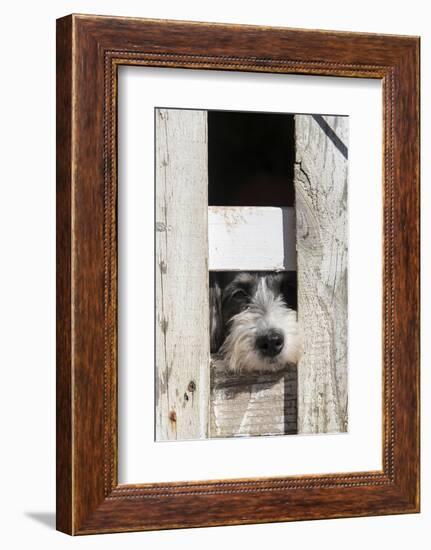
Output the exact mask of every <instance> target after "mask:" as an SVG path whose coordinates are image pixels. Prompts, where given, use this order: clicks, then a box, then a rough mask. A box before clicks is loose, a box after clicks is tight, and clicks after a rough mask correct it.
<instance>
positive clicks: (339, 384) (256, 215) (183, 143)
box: [155, 108, 349, 441]
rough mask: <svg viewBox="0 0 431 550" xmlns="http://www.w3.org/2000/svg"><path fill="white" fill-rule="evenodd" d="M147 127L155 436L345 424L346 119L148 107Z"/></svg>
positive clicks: (333, 428) (330, 428)
mask: <svg viewBox="0 0 431 550" xmlns="http://www.w3.org/2000/svg"><path fill="white" fill-rule="evenodd" d="M155 127H156V129H155V140H156V148H155V149H156V159H155V160H156V167H157V168H156V181H155V187H156V193H155V196H156V228H155V235H156V237H155V238H156V260H155V263H156V266H155V272H156V300H155V303H156V312H155V317H156V323H155V326H156V357H155V365H156V376H155V380H156V403H155V407H156V411H155V414H156V430H155V431H156V434H155V439H156V440H157V441H164V440H179V439H180V440H183V439H205V438H220V437H239V436H242V437H244V436H272V435H287V434H289V435H292V434H297V433H343V432H347V431H348V395H347V387H348V378H347V372H348V364H347V324H348V319H347V317H348V315H347V307H348V303H347V282H348V230H347V226H348V207H347V203H348V135H349V117H348V116H342V115H322V114H292V113H272V112H246V111H222V110H220V111H218V110H198V109H196V110H192V109H173V108H156V109H155ZM196 181H198V185H195V183H194V182H196ZM188 185H194V191H193V192H192V193H190V194H187V192H186V191H184V190H185V188H186V187H187V186H188ZM191 202H192V203H193V204H191ZM193 211H195V215H193ZM203 212H204V215H203V214H202V213H203ZM202 243H204V246H205V247H206V252H207V253H206V254H205V250H203V247H202ZM202 262H205V265H207V266H208V268H207V280H203V279H202V276H201V275H200V273H202V270H200V268H199V263H202ZM205 293H207V295H206V296H205ZM181 299H183V300H182V302H181V304H180V307H178V303H179V300H181ZM174 300H175V301H176V304H177V307H173V301H174ZM195 308H199V311H200V313H201V317H202V321H201V322H202V325H203V326H204V327H205V328H206V330H207V339H208V342H207V343H206V344H205V343H204V345H203V343H202V341H201V335H202V331H201V330H200V331H197V330H195V331H194V335H193V323H190V326H189V327H188V329H186V330H187V333H184V332H183V331H184V327H186V326H187V319H188V318H189V317H190V315H189V312H190V311H192V310H195ZM190 319H191V317H190ZM180 325H181V326H180ZM181 332H183V334H181ZM203 334H205V332H203ZM184 346H187V348H188V349H184ZM191 357H192V360H193V359H196V358H197V360H198V361H201V363H202V364H201V367H200V371H202V370H204V371H205V370H206V371H207V376H206V377H205V375H203V376H202V379H203V380H207V381H209V383H207V387H206V388H205V387H202V382H201V383H200V384H199V387H198V384H197V382H196V381H195V380H190V381H189V382H188V383H187V384H185V383H184V381H183V380H184V378H183V376H182V373H183V372H184V371H187V368H188V363H189V362H190V360H191ZM316 373H318V376H319V381H318V383H317V387H318V386H319V385H320V386H322V387H323V386H324V387H325V389H324V391H322V392H321V393H320V394H319V391H318V389H317V392H314V393H313V392H310V391H309V392H308V394H307V389H308V388H307V385H308V386H310V387H311V385H312V384H313V386H316V381H315V380H314V381H313V380H312V377H315V376H316ZM298 376H300V377H302V383H301V391H302V395H298ZM328 387H329V388H330V391H328ZM178 396H180V399H178ZM322 396H323V397H322ZM322 398H323V399H326V400H327V401H328V403H327V407H332V408H334V407H335V408H336V412H335V414H334V413H333V414H329V415H328V416H327V417H324V416H323V417H322V416H321V415H320V416H319V415H316V414H315V409H317V408H319V409H320V410H324V409H322V407H321V403H319V404H318V403H317V401H316V400H317V399H320V400H322ZM179 402H180V403H181V406H180V407H178V403H179ZM205 402H206V403H207V406H205V404H203V403H205ZM172 403H177V406H176V407H174V406H173V405H172ZM298 403H300V404H301V407H300V411H299V413H298V410H299V409H298ZM317 405H319V407H318V406H317ZM298 414H300V418H299V419H298ZM202 425H204V426H205V429H204V431H202V429H201V430H200V431H199V432H197V430H196V427H197V426H200V427H202Z"/></svg>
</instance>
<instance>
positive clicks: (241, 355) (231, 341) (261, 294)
mask: <svg viewBox="0 0 431 550" xmlns="http://www.w3.org/2000/svg"><path fill="white" fill-rule="evenodd" d="M270 329H275V330H277V331H280V332H281V333H282V334H283V336H284V345H283V348H282V350H281V351H280V353H279V354H278V355H276V356H275V357H265V356H263V355H262V354H261V353H260V352H259V350H258V349H256V345H255V343H256V336H257V335H258V334H259V333H262V332H265V331H268V330H270ZM220 355H221V357H222V361H223V362H224V363H225V365H226V366H227V368H229V369H230V370H232V371H235V372H238V371H242V370H243V371H268V370H279V369H281V368H285V367H286V365H287V364H296V363H297V362H298V361H299V359H300V357H301V355H302V338H301V335H300V330H299V327H298V321H297V313H296V311H294V310H292V309H290V308H288V307H287V305H286V304H285V303H284V301H283V299H282V298H281V297H280V296H274V294H273V293H272V292H271V291H270V290H269V289H268V287H267V285H266V282H265V278H264V277H262V278H261V279H260V280H259V285H258V288H257V290H256V292H255V294H254V296H253V298H252V300H251V302H250V304H249V306H248V307H247V309H246V310H244V311H242V312H241V313H238V314H237V315H234V317H232V319H231V320H230V331H229V334H228V336H227V337H226V340H225V341H224V343H223V345H222V347H221V349H220Z"/></svg>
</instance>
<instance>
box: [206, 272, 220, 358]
mask: <svg viewBox="0 0 431 550" xmlns="http://www.w3.org/2000/svg"><path fill="white" fill-rule="evenodd" d="M209 290H210V296H209V301H210V346H211V353H217V351H218V350H219V349H220V346H221V345H222V344H223V339H224V338H223V336H224V329H223V317H222V307H221V296H222V291H221V287H220V281H219V277H218V274H217V273H210V279H209Z"/></svg>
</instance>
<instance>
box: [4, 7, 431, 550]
mask: <svg viewBox="0 0 431 550" xmlns="http://www.w3.org/2000/svg"><path fill="white" fill-rule="evenodd" d="M426 6H427V3H426V2H423V1H420V0H411V1H410V2H408V3H406V2H395V1H388V0H384V1H381V2H375V1H369V0H363V1H362V2H360V3H346V2H345V1H344V0H343V1H338V0H328V1H327V2H324V3H322V2H320V1H312V0H303V1H301V2H297V3H293V2H290V3H287V2H275V1H271V0H267V1H266V2H265V3H264V4H261V3H256V4H252V3H251V2H249V1H238V2H236V3H234V2H232V1H229V0H219V1H218V2H216V3H215V2H211V3H203V2H198V1H188V0H183V1H182V2H175V1H173V0H172V1H167V0H166V1H164V0H158V1H157V2H155V1H152V0H151V1H148V2H145V3H144V2H138V1H132V0H121V1H119V0H116V1H110V0H104V1H103V2H102V1H95V0H88V1H83V0H79V1H78V0H76V1H74V2H72V1H66V0H56V1H55V2H54V1H52V2H44V3H34V2H21V1H19V0H17V1H15V2H14V3H12V2H8V3H7V4H5V5H4V6H3V11H2V22H1V32H0V37H1V40H2V50H1V51H2V86H1V89H0V94H1V101H0V109H1V111H0V124H1V129H2V132H1V137H0V139H1V141H2V144H1V149H0V150H1V153H2V154H1V159H2V160H1V162H2V171H1V180H0V181H1V183H0V185H1V191H2V196H1V201H0V208H1V211H0V224H1V226H0V236H1V240H0V243H1V252H2V256H1V259H2V261H1V265H2V270H1V275H0V276H1V284H0V293H1V296H0V312H1V313H0V314H1V327H0V328H1V331H0V334H1V343H2V356H1V359H2V361H1V366H2V375H3V379H2V384H1V395H0V413H1V414H0V418H1V435H2V438H1V449H2V453H1V458H0V461H1V464H0V466H1V475H2V481H1V500H0V507H1V510H0V518H1V520H0V521H1V526H2V528H1V543H2V546H3V547H5V548H8V549H9V548H23V547H24V548H44V549H62V548H66V547H72V546H73V547H79V548H102V547H103V548H104V549H107V548H116V547H121V548H126V549H127V548H142V547H144V546H145V547H147V548H151V549H158V548H180V547H183V546H184V547H187V548H188V549H194V548H196V549H198V548H202V547H205V548H220V547H226V548H236V547H237V546H239V545H241V546H242V547H245V546H247V547H248V548H256V549H258V548H259V549H260V548H262V547H269V546H271V547H276V548H277V547H283V548H285V547H290V548H301V549H308V548H314V547H316V546H317V545H319V547H320V548H329V547H330V548H331V549H334V550H335V549H343V550H345V549H346V548H349V550H351V549H352V550H353V549H361V550H362V549H363V548H364V547H367V546H368V547H373V548H374V547H379V546H380V547H381V546H383V545H384V546H385V547H388V548H391V549H405V548H406V547H413V548H415V549H416V548H418V549H422V548H428V546H429V536H427V535H428V532H429V524H430V522H431V502H430V490H431V478H430V470H429V467H428V465H429V463H430V461H431V453H430V433H431V430H430V427H431V426H430V421H429V419H430V418H431V399H430V385H429V384H430V373H429V369H428V368H427V367H428V365H429V364H430V360H431V348H430V345H431V341H430V338H424V339H423V347H422V359H423V369H422V387H423V394H424V399H423V407H422V418H423V420H422V425H423V439H422V453H423V464H424V468H423V475H422V509H423V512H422V514H421V515H413V516H393V517H385V518H361V519H342V520H331V521H319V522H299V523H290V524H277V525H258V526H244V527H223V528H213V529H197V530H189V531H170V532H157V533H133V534H122V535H103V536H93V537H85V538H79V539H72V538H69V537H66V536H65V535H62V534H60V533H56V532H55V531H54V530H53V524H54V515H53V514H54V495H55V492H54V456H55V455H54V448H55V447H54V444H55V440H54V426H55V423H54V411H55V406H54V405H55V403H54V395H55V393H54V392H55V388H54V383H55V371H54V361H55V353H54V349H55V348H54V345H55V342H54V335H55V332H54V321H55V309H54V296H55V294H54V283H55V277H54V261H55V257H54V250H55V238H54V235H55V231H54V229H55V224H54V219H55V218H54V213H55V201H54V189H55V170H54V167H55V125H54V121H55V88H54V79H55V63H54V59H55V21H54V20H55V18H56V17H60V16H62V15H64V14H67V13H70V12H72V11H74V12H81V13H105V14H113V15H130V16H146V17H158V18H176V19H192V20H201V21H202V20H207V21H222V22H232V23H254V24H262V25H284V26H292V27H304V28H323V29H339V30H352V31H370V32H386V33H404V34H420V35H421V36H422V67H423V74H422V82H423V88H422V98H425V100H424V101H423V102H422V124H423V133H422V150H423V151H429V150H430V148H431V124H430V107H429V102H428V103H427V101H426V99H427V98H429V97H431V81H430V71H429V67H430V64H431V45H430V39H431V30H430V28H429V14H428V13H427V9H426ZM3 42H4V43H3ZM423 157H424V158H423V168H422V181H423V193H422V209H423V215H422V220H423V222H422V242H423V250H424V252H425V251H426V253H424V256H423V261H422V271H423V272H422V281H423V285H422V286H423V322H422V327H423V333H424V334H425V335H427V334H428V333H429V332H430V330H431V322H430V321H431V319H430V309H431V308H430V306H431V303H430V298H431V295H430V288H431V287H430V284H429V281H430V280H431V271H430V270H431V262H430V256H429V250H430V249H431V242H430V235H431V218H430V216H429V209H430V206H431V189H430V186H429V185H428V182H429V180H430V165H429V163H428V162H427V158H426V157H425V155H423ZM425 537H427V538H425Z"/></svg>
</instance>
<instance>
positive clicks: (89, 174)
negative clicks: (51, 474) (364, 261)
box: [57, 15, 419, 534]
mask: <svg viewBox="0 0 431 550" xmlns="http://www.w3.org/2000/svg"><path fill="white" fill-rule="evenodd" d="M57 24H58V27H57V29H58V35H59V40H58V51H59V56H61V55H62V54H66V59H68V60H69V61H66V62H65V65H64V68H65V71H64V72H62V69H61V66H60V67H59V72H58V96H57V97H58V100H59V101H58V102H57V105H58V131H59V132H60V135H61V136H66V138H65V139H64V140H63V139H60V140H59V142H58V149H57V162H58V166H59V167H60V169H59V171H58V172H57V184H58V186H59V188H60V189H61V188H62V187H63V186H64V191H65V193H64V194H63V192H62V191H61V190H60V199H59V201H58V212H57V217H58V219H59V220H62V221H61V223H60V226H59V231H60V235H61V236H62V237H61V242H62V243H63V242H64V243H66V244H65V246H60V247H59V250H58V254H59V256H58V283H59V286H58V288H59V293H60V294H61V298H60V299H59V308H58V318H57V321H58V325H59V326H60V329H59V331H60V332H61V333H62V335H61V338H59V339H58V340H57V341H58V356H57V357H58V362H57V380H58V384H57V392H58V398H59V400H60V403H64V408H63V407H62V406H61V405H60V407H59V408H60V411H59V414H58V416H57V422H58V424H57V437H58V440H57V445H58V448H59V451H58V456H59V457H60V458H61V460H59V461H58V463H57V467H58V470H57V472H58V479H59V480H60V483H59V486H58V490H59V492H58V498H57V514H58V517H59V518H61V519H60V520H59V523H58V528H59V529H60V530H63V531H64V532H67V533H70V534H87V533H102V532H114V531H133V530H147V529H168V528H174V527H193V526H196V527H197V526H209V525H227V524H231V525H232V524H240V523H242V524H244V523H255V522H268V521H271V522H274V521H291V520H296V519H301V520H304V519H318V518H334V517H349V516H364V515H378V514H397V513H408V512H417V511H418V510H419V337H418V335H419V39H418V38H417V37H405V36H385V35H373V34H355V33H340V32H331V31H329V32H328V31H324V32H323V31H306V30H295V29H281V28H278V29H271V28H268V27H251V26H240V25H222V24H203V23H187V22H178V21H177V22H168V21H155V20H150V21H148V20H141V19H127V18H113V17H95V16H76V15H74V16H68V17H67V18H64V19H62V20H59V21H58V23H57ZM67 52H70V53H67ZM119 64H134V65H142V66H143V67H144V68H143V70H145V67H146V66H160V67H182V68H188V69H194V70H199V69H202V68H208V69H215V70H232V71H256V72H257V71H259V72H263V73H273V72H279V73H285V74H315V75H330V76H352V77H355V78H363V77H368V78H379V79H382V82H383V104H384V121H383V123H384V175H383V178H384V179H383V192H384V228H383V232H384V266H383V273H384V275H383V284H384V296H383V304H382V315H383V335H382V336H383V346H384V364H383V380H384V391H383V403H384V410H383V418H384V426H383V441H382V455H383V469H382V471H378V472H348V473H346V474H331V473H328V474H325V475H310V476H299V477H294V476H293V477H285V478H277V479H272V478H260V479H237V480H212V481H206V482H193V481H188V482H179V483H163V480H161V482H160V483H155V484H142V485H127V486H124V485H118V483H117V472H116V463H117V433H116V426H117V416H116V415H117V411H116V403H117V401H116V399H117V397H116V369H117V362H116V361H117V358H116V322H117V320H116V186H117V173H116V148H117V136H116V116H117V110H116V90H117V68H118V65H119ZM68 135H69V137H67V136H68ZM377 184H378V182H376V185H377ZM62 227H63V228H64V230H63V229H61V228H62ZM68 235H70V238H69V236H68ZM63 238H64V239H63ZM67 243H69V244H67ZM69 266H71V267H70V271H68V269H69ZM69 273H70V276H69ZM64 399H65V400H64ZM69 405H70V406H69ZM61 410H63V411H64V412H61Z"/></svg>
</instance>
